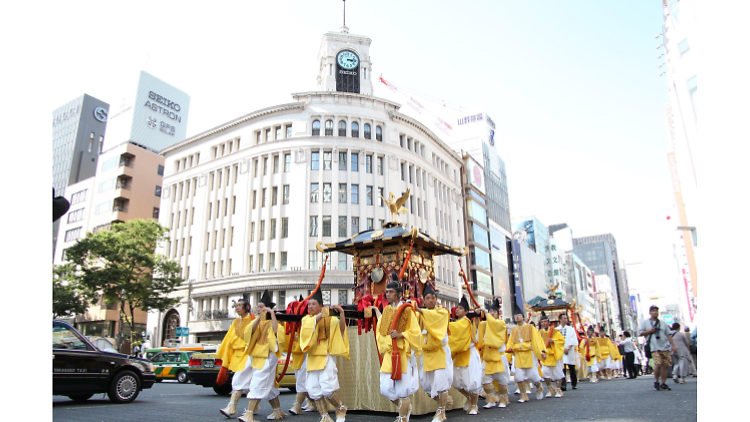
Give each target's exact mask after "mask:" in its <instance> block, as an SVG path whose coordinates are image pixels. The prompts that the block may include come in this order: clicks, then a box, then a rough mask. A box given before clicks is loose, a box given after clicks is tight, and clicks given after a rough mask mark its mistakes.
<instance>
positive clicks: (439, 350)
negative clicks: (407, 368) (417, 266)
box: [417, 284, 453, 422]
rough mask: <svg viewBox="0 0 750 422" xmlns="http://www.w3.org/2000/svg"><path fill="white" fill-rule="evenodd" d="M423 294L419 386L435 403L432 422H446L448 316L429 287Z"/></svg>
mask: <svg viewBox="0 0 750 422" xmlns="http://www.w3.org/2000/svg"><path fill="white" fill-rule="evenodd" d="M422 294H423V296H424V304H425V306H426V309H422V308H417V312H419V325H420V326H421V327H422V340H423V343H422V355H421V356H420V357H419V382H420V383H421V385H422V389H423V390H424V391H425V393H427V394H428V395H429V396H430V397H431V398H432V399H433V400H436V401H437V412H435V416H434V417H433V418H432V422H442V421H444V420H445V419H446V414H445V410H446V409H445V408H446V406H447V404H448V390H450V389H451V384H453V359H452V358H451V349H450V346H448V322H449V321H450V312H448V310H447V309H445V308H444V307H442V306H439V305H438V304H437V295H436V294H435V290H433V289H432V287H430V285H429V284H427V285H426V286H425V289H424V292H423V293H422Z"/></svg>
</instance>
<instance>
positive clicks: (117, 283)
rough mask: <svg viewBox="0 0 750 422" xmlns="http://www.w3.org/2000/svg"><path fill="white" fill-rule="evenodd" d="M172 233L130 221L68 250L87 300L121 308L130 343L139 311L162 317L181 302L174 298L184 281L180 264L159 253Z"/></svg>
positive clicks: (153, 224)
mask: <svg viewBox="0 0 750 422" xmlns="http://www.w3.org/2000/svg"><path fill="white" fill-rule="evenodd" d="M168 231H169V229H167V228H165V227H162V226H161V225H160V224H159V223H157V222H156V221H153V220H130V221H127V222H125V223H115V224H113V225H112V228H111V229H110V230H101V231H99V232H97V233H87V234H86V238H84V239H82V240H79V241H78V242H77V243H76V244H75V245H74V246H72V247H70V248H68V249H67V250H66V255H67V258H68V260H70V262H72V263H73V264H74V265H75V266H76V268H77V271H76V272H75V276H74V277H75V280H76V283H77V284H78V285H79V286H80V288H81V291H82V293H83V294H84V296H85V297H86V298H87V299H88V300H89V301H93V300H96V298H98V297H100V295H101V297H103V298H104V301H105V302H106V303H108V304H115V303H119V304H120V306H119V308H120V316H121V318H122V320H123V321H125V322H126V323H127V324H128V326H130V342H131V344H132V342H133V334H134V333H135V321H134V319H133V312H134V311H135V309H141V310H143V311H146V312H148V311H151V310H159V311H162V312H163V311H167V310H168V309H170V308H171V307H172V306H174V305H175V304H177V303H178V302H179V301H180V299H179V298H172V297H169V294H170V293H172V292H173V291H174V290H175V288H177V287H178V286H179V285H180V284H181V283H182V282H183V280H182V278H180V277H179V274H180V272H181V268H180V265H179V264H178V263H176V262H174V261H170V260H169V259H168V258H167V257H166V256H164V255H157V254H156V252H155V250H156V246H157V244H159V243H161V242H164V241H166V240H167V238H168V235H167V233H168ZM126 309H127V310H129V311H130V315H128V313H127V312H125V310H126Z"/></svg>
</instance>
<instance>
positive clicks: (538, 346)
mask: <svg viewBox="0 0 750 422" xmlns="http://www.w3.org/2000/svg"><path fill="white" fill-rule="evenodd" d="M514 319H515V321H516V326H515V327H513V328H511V330H510V340H509V343H510V349H511V350H512V351H513V369H514V374H513V375H514V378H515V380H516V384H518V388H519V390H520V393H521V398H520V399H519V400H518V402H519V403H525V402H527V401H529V396H528V395H527V391H529V390H530V389H531V383H534V386H535V388H536V398H537V400H541V399H542V398H544V391H543V390H542V383H541V380H542V377H540V376H539V366H538V364H537V359H541V360H546V359H547V352H546V351H545V348H544V344H543V343H542V338H541V336H539V331H537V329H536V327H534V325H533V324H526V323H525V321H524V320H523V314H516V315H514ZM535 358H536V359H535Z"/></svg>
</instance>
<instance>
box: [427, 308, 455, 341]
mask: <svg viewBox="0 0 750 422" xmlns="http://www.w3.org/2000/svg"><path fill="white" fill-rule="evenodd" d="M422 320H423V324H424V329H425V330H426V331H427V335H428V336H430V337H432V338H433V339H436V340H437V341H438V343H439V344H440V343H442V341H443V338H445V334H446V333H447V332H448V322H449V321H450V313H449V312H448V310H447V309H445V308H435V309H424V310H422ZM430 340H431V339H428V343H429V341H430Z"/></svg>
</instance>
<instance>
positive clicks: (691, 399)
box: [52, 376, 698, 422]
mask: <svg viewBox="0 0 750 422" xmlns="http://www.w3.org/2000/svg"><path fill="white" fill-rule="evenodd" d="M697 380H698V379H697V378H689V379H688V384H684V385H677V384H674V382H672V381H671V380H669V381H667V382H668V385H669V386H670V387H671V388H672V391H664V392H658V393H657V392H656V391H653V388H652V385H653V377H651V376H644V377H639V378H638V379H636V380H625V379H620V378H618V379H615V380H613V381H602V382H600V383H597V384H593V385H592V384H589V383H588V382H585V381H584V382H583V383H580V384H579V385H578V389H577V390H575V391H574V390H571V389H570V385H568V391H567V392H566V395H565V397H563V398H559V399H555V398H545V399H544V400H542V401H537V400H534V399H532V400H531V401H530V402H529V403H523V404H519V403H517V400H518V396H514V395H512V394H511V403H510V405H509V406H508V407H507V408H505V409H498V408H494V409H482V408H480V409H479V410H480V414H479V415H477V416H468V415H466V414H465V413H464V412H463V411H461V410H459V409H457V410H454V411H451V412H449V413H448V420H453V421H457V420H462V421H469V420H471V421H476V422H479V421H489V420H513V421H526V420H529V421H544V420H554V421H556V422H563V421H580V420H609V421H639V422H644V421H654V422H670V421H680V422H682V421H694V420H697V419H698V414H697V411H698V403H697V400H698V385H697V382H698V381H697ZM512 385H513V384H512V383H511V386H512ZM375 391H376V392H377V391H378V390H377V388H375ZM531 397H535V396H534V395H533V390H532V396H531ZM280 398H281V405H282V409H284V411H286V410H287V409H289V407H291V404H292V402H293V400H294V394H293V393H291V392H289V391H288V390H286V389H282V393H281V397H280ZM228 399H229V397H228V396H226V397H225V396H217V395H216V394H214V392H213V390H212V389H210V388H203V387H199V386H196V385H193V384H177V383H176V382H163V383H160V384H156V385H154V387H153V388H152V389H150V390H144V391H142V392H141V394H140V396H139V397H138V398H137V399H136V401H135V402H133V403H130V404H125V405H116V404H113V403H112V402H110V401H109V399H108V398H106V396H102V395H96V396H94V397H92V398H91V399H90V400H89V401H88V402H86V403H81V404H78V403H74V402H73V401H72V400H70V399H68V398H67V397H58V396H53V399H52V402H53V404H52V414H53V418H54V420H55V421H76V422H89V421H90V422H102V421H105V422H110V421H112V422H117V421H123V422H125V421H126V422H134V421H157V420H158V421H181V422H182V421H224V420H227V419H226V418H225V417H223V416H222V415H221V414H219V409H220V408H222V407H224V406H225V405H226V403H227V401H228ZM246 404H247V399H245V398H243V399H241V401H240V405H239V406H238V408H239V409H240V410H243V409H244V408H245V405H246ZM479 404H480V405H483V404H484V401H483V400H480V401H479ZM270 411H271V408H270V406H269V404H268V403H267V402H265V403H262V404H261V407H260V414H259V415H258V416H257V417H256V418H257V419H258V420H265V417H266V416H267V415H268V414H269V413H270ZM287 413H288V412H287ZM331 416H332V417H333V412H331ZM395 416H396V415H395V413H394V414H374V415H373V414H368V413H366V412H350V413H349V414H348V415H347V420H349V421H372V422H391V421H393V420H394V419H395ZM287 419H291V421H296V422H317V421H318V420H319V419H320V417H319V416H318V415H317V414H316V413H305V414H304V415H302V416H292V415H290V417H289V418H287ZM412 420H415V421H421V422H429V421H431V420H432V415H423V416H414V417H412Z"/></svg>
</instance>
